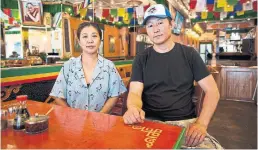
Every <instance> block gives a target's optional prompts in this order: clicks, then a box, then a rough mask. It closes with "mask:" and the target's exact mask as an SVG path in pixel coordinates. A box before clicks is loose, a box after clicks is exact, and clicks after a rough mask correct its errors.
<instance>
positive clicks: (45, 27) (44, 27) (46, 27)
mask: <svg viewBox="0 0 258 150" xmlns="http://www.w3.org/2000/svg"><path fill="white" fill-rule="evenodd" d="M21 28H33V29H51V27H50V26H49V27H48V26H23V25H22V26H21Z"/></svg>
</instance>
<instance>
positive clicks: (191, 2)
mask: <svg viewBox="0 0 258 150" xmlns="http://www.w3.org/2000/svg"><path fill="white" fill-rule="evenodd" d="M196 3H197V0H191V1H190V3H189V6H190V9H195V6H196Z"/></svg>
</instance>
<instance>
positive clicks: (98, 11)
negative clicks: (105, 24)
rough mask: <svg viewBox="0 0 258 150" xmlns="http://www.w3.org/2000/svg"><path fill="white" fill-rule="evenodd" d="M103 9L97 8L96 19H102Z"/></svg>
mask: <svg viewBox="0 0 258 150" xmlns="http://www.w3.org/2000/svg"><path fill="white" fill-rule="evenodd" d="M102 11H103V10H102V9H99V8H97V9H95V13H96V17H98V18H100V19H101V18H102Z"/></svg>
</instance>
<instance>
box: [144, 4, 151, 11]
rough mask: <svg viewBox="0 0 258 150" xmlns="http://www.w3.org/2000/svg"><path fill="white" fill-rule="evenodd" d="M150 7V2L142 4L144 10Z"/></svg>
mask: <svg viewBox="0 0 258 150" xmlns="http://www.w3.org/2000/svg"><path fill="white" fill-rule="evenodd" d="M149 7H150V4H148V5H146V6H143V9H144V12H145V11H146V10H147V9H148V8H149Z"/></svg>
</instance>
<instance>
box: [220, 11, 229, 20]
mask: <svg viewBox="0 0 258 150" xmlns="http://www.w3.org/2000/svg"><path fill="white" fill-rule="evenodd" d="M227 15H228V13H227V12H220V19H224V18H227Z"/></svg>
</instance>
